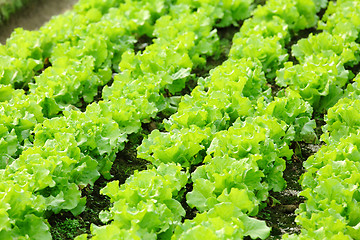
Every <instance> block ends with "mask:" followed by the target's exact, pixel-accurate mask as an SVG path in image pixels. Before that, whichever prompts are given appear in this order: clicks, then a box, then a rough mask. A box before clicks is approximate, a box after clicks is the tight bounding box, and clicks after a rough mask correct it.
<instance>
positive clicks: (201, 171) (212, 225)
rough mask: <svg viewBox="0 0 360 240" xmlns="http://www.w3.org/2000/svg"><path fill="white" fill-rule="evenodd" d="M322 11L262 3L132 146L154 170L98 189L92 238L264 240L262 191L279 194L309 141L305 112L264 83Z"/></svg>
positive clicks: (295, 96)
mask: <svg viewBox="0 0 360 240" xmlns="http://www.w3.org/2000/svg"><path fill="white" fill-rule="evenodd" d="M326 5H327V2H326V1H322V2H319V1H314V2H313V1H306V2H305V1H287V0H282V1H271V0H270V1H267V2H266V4H265V5H264V6H258V7H257V8H256V9H255V10H254V11H253V13H252V18H250V19H248V20H245V21H244V23H243V25H242V27H241V29H240V31H239V33H237V34H236V35H235V37H234V41H233V45H232V47H231V49H230V56H229V59H228V60H227V61H225V62H224V63H223V64H222V65H220V66H218V67H216V68H214V69H213V70H211V71H210V76H209V77H207V78H205V79H203V78H200V79H198V86H197V87H196V88H195V89H194V90H193V91H192V93H191V95H186V96H184V97H182V99H181V102H180V104H179V107H178V110H177V112H176V113H175V114H174V115H172V116H171V117H170V118H169V119H168V120H165V121H164V126H165V131H163V132H160V131H158V130H154V131H153V132H152V133H151V134H150V135H149V136H148V138H147V139H145V140H144V141H143V143H142V144H141V145H140V146H139V148H138V157H139V158H142V159H146V160H148V161H149V162H151V163H152V165H153V166H154V167H153V168H152V169H149V170H145V171H142V172H136V173H135V174H134V175H133V176H131V177H130V178H129V179H127V180H126V182H125V184H122V185H119V182H118V181H114V182H110V183H109V184H108V185H107V186H106V187H105V188H104V189H103V190H102V191H101V192H102V193H103V194H106V195H107V196H109V197H110V199H111V202H112V207H111V208H110V209H109V210H106V211H103V212H102V213H101V214H100V218H101V219H102V221H103V222H104V223H107V224H106V225H105V226H95V225H92V226H91V232H92V235H91V237H92V238H93V239H102V238H107V239H170V238H171V239H202V238H208V239H243V238H244V237H246V236H250V237H251V238H253V239H257V238H261V239H265V238H267V237H268V236H269V234H270V228H268V227H267V226H266V224H265V222H264V221H260V220H258V219H256V218H253V216H256V215H257V213H258V211H259V209H260V208H261V207H263V206H264V205H265V204H266V203H265V201H266V200H267V198H268V196H269V191H281V190H282V189H284V187H285V185H286V183H285V181H284V179H283V177H282V174H283V171H284V169H285V165H286V164H285V159H290V158H291V156H292V154H293V152H292V150H290V148H289V145H290V143H291V142H292V141H294V140H296V141H299V140H303V139H309V140H314V138H316V135H315V133H314V128H315V122H314V121H313V120H311V117H312V108H311V105H310V104H309V103H308V102H306V101H305V100H303V99H302V97H301V95H300V94H299V93H298V92H296V91H294V90H291V89H288V90H287V91H286V94H285V96H283V97H279V98H275V99H272V94H271V89H270V87H269V86H268V85H267V81H266V77H268V78H269V79H271V78H274V77H275V73H276V70H277V69H279V68H280V67H281V66H283V64H284V62H285V61H286V60H287V59H288V54H287V51H286V49H285V46H286V44H287V43H289V41H290V40H291V36H292V35H294V33H296V32H298V31H299V30H302V29H306V28H310V27H313V26H315V24H316V23H317V21H318V17H317V12H319V11H320V10H321V8H324V7H326ZM289 12H290V13H291V14H292V15H291V14H289ZM183 169H186V170H183ZM192 169H196V170H195V171H193V172H189V171H190V170H192ZM187 184H188V185H187ZM189 185H191V186H192V188H191V189H190V191H188V192H186V204H187V205H189V206H190V207H191V208H193V209H194V212H195V213H196V216H195V217H194V218H193V219H185V220H184V221H183V222H182V219H183V218H184V217H185V214H186V212H185V210H184V208H183V207H184V206H183V205H182V204H181V203H180V202H183V196H182V195H183V194H184V192H183V191H182V190H183V189H184V188H185V187H186V186H189ZM88 237H89V236H87V235H81V236H79V237H77V238H76V239H77V240H80V239H87V238H88Z"/></svg>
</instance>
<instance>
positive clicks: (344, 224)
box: [279, 0, 360, 239]
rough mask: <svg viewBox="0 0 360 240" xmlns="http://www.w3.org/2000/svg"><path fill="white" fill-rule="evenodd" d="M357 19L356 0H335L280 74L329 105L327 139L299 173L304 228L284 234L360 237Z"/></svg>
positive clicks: (305, 94)
mask: <svg viewBox="0 0 360 240" xmlns="http://www.w3.org/2000/svg"><path fill="white" fill-rule="evenodd" d="M359 20H360V3H359V2H358V1H345V0H344V1H337V2H336V3H333V2H331V3H330V4H329V7H328V10H327V12H326V13H325V15H324V21H322V22H320V23H319V28H320V29H322V30H324V31H323V32H322V33H320V34H318V35H315V36H309V38H307V39H303V40H301V41H299V43H298V44H297V45H295V46H294V47H293V49H292V50H293V54H294V55H295V56H296V57H297V59H298V60H299V63H300V64H299V65H294V66H290V65H289V66H288V67H285V68H284V70H283V72H282V75H281V77H280V78H279V79H281V82H282V83H284V84H288V85H289V86H290V88H292V89H294V90H295V91H298V92H299V93H300V95H301V96H302V97H303V98H304V99H306V100H307V101H308V102H310V103H311V104H312V106H313V107H314V109H315V108H318V107H319V108H321V109H325V110H327V113H326V115H325V122H326V125H325V126H324V127H323V131H324V134H323V135H322V136H321V140H322V141H324V143H325V145H324V146H323V147H322V148H321V149H320V150H319V151H318V152H317V153H316V154H315V155H314V156H311V157H310V158H309V159H308V160H307V161H306V162H305V163H304V167H305V169H306V172H305V173H304V174H303V176H302V177H301V179H300V182H301V185H302V187H303V191H302V192H301V195H302V196H304V197H305V198H306V201H305V203H303V204H301V205H300V207H299V209H298V210H297V215H298V216H297V217H296V221H297V223H298V224H300V226H301V227H302V230H301V234H299V235H290V236H289V235H286V236H284V239H360V231H359V224H360V217H359V216H360V214H359V210H360V204H359V201H360V198H359V189H358V186H359V182H360V179H359V135H358V134H359V132H358V129H359V127H358V126H359V120H358V116H359V106H360V105H359V104H360V102H359V100H360V98H359V96H360V95H359V80H360V75H357V76H356V77H355V78H354V79H353V81H352V83H351V84H347V83H348V79H349V78H352V77H353V76H351V75H352V73H351V72H349V71H347V70H345V67H346V68H348V67H350V68H351V67H352V66H354V65H356V64H358V63H359V57H360V54H359V44H358V39H359V33H360V26H359V24H358V22H359ZM309 67H310V68H309ZM334 67H335V68H334ZM307 68H308V69H307ZM310 70H311V77H310V76H309V77H306V76H307V75H308V74H306V73H305V72H306V71H310ZM293 72H294V73H293ZM299 72H300V74H299ZM302 72H304V73H302ZM313 73H315V74H313ZM293 74H296V75H298V77H295V78H294V77H293V78H292V79H293V80H291V81H289V79H290V78H288V77H285V76H286V75H288V76H289V75H290V76H291V75H293ZM339 98H341V99H340V100H339ZM329 107H330V108H329Z"/></svg>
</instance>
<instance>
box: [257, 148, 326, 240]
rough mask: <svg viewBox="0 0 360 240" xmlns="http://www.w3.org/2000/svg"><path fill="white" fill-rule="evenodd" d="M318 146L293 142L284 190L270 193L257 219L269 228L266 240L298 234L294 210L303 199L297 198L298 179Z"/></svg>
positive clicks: (285, 173)
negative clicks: (307, 160) (263, 221)
mask: <svg viewBox="0 0 360 240" xmlns="http://www.w3.org/2000/svg"><path fill="white" fill-rule="evenodd" d="M319 148H320V145H316V144H308V143H304V142H294V143H293V145H292V149H293V150H294V152H295V154H294V155H293V157H292V158H291V160H290V161H287V163H286V169H285V171H284V179H285V180H286V182H287V186H286V188H285V189H284V190H283V191H281V192H271V193H270V198H269V200H268V201H269V202H268V205H267V207H266V208H264V209H262V210H261V211H260V213H259V214H258V216H257V218H259V219H262V220H265V221H266V223H267V225H268V226H269V227H271V228H272V229H271V236H270V237H269V238H268V239H281V236H282V235H283V234H285V233H288V234H294V233H300V230H301V228H300V227H299V226H298V225H296V223H295V217H296V215H295V210H296V209H297V208H298V207H299V204H300V203H302V202H304V200H305V199H304V198H303V197H301V196H299V193H300V191H301V186H300V184H299V182H298V181H299V178H300V176H301V175H302V174H303V173H304V171H305V169H304V168H303V162H304V161H305V160H306V159H307V158H308V157H310V156H311V155H313V154H315V153H316V152H317V151H318V150H319Z"/></svg>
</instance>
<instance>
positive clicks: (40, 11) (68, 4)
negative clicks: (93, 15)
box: [0, 0, 78, 44]
mask: <svg viewBox="0 0 360 240" xmlns="http://www.w3.org/2000/svg"><path fill="white" fill-rule="evenodd" d="M76 2H78V0H36V1H30V3H29V4H28V5H27V6H25V7H24V8H23V9H21V10H20V11H18V12H17V13H15V14H14V15H12V16H11V17H10V19H9V20H8V22H6V23H5V24H3V25H0V43H1V44H5V42H6V39H7V38H8V37H9V36H10V34H11V33H12V31H13V30H14V29H15V28H18V27H22V28H24V29H26V30H35V29H38V28H39V27H41V26H42V25H43V24H44V23H46V22H47V21H49V20H50V18H51V17H52V16H54V15H59V14H61V13H64V12H65V11H66V10H68V9H71V8H72V6H73V5H74V4H75V3H76Z"/></svg>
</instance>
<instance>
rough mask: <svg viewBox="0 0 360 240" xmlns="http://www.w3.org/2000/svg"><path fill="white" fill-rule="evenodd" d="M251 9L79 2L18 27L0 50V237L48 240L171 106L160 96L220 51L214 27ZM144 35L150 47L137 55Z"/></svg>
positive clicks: (247, 4)
mask: <svg viewBox="0 0 360 240" xmlns="http://www.w3.org/2000/svg"><path fill="white" fill-rule="evenodd" d="M251 4H252V2H251V1H246V0H244V1H235V2H222V1H181V0H179V1H165V0H164V1H151V0H149V1H125V2H121V1H95V0H94V1H80V2H79V3H78V4H77V5H76V6H75V10H74V11H72V12H68V13H66V14H65V15H62V16H59V17H56V18H54V19H53V20H51V21H50V22H49V23H48V24H47V25H45V26H44V27H42V28H41V29H40V30H39V31H33V32H29V31H24V30H21V29H18V30H16V31H15V33H14V34H13V35H12V36H11V38H10V39H9V40H8V41H7V44H6V45H4V46H0V58H1V60H0V61H1V71H0V73H1V78H0V83H1V86H0V92H1V93H2V94H1V102H0V104H1V105H0V114H1V123H0V129H1V132H0V137H1V142H0V147H1V148H0V149H1V170H0V179H1V183H0V199H1V205H0V212H1V213H2V214H1V215H2V217H1V221H0V223H1V225H0V238H1V239H51V235H50V232H49V227H48V224H47V223H46V218H47V217H48V216H49V215H50V214H52V213H59V212H60V211H62V210H66V211H71V212H72V213H73V214H75V215H76V214H79V213H80V212H82V211H83V209H84V207H85V204H86V199H85V198H84V197H81V189H82V188H83V187H85V186H87V185H88V184H90V185H92V184H94V182H95V180H96V179H97V178H98V177H99V176H100V173H101V174H102V175H103V176H104V177H106V178H110V177H111V175H110V173H109V171H110V169H111V165H112V162H113V161H114V159H115V157H116V154H117V153H118V152H119V151H120V150H122V149H123V147H124V143H125V142H126V141H127V136H128V134H131V133H135V132H138V131H140V129H141V122H146V121H148V120H149V119H150V118H151V117H155V116H156V114H157V113H158V112H160V111H163V110H165V109H167V108H169V107H171V106H170V104H171V102H172V101H173V99H171V98H167V97H165V96H166V94H165V93H168V92H170V93H171V94H174V93H176V92H178V91H180V90H182V88H183V87H184V85H185V81H186V79H187V78H189V77H190V73H191V71H192V69H193V68H196V67H201V66H204V65H205V63H206V56H210V55H217V54H219V51H220V50H219V48H218V47H217V46H218V44H219V37H218V35H217V32H216V30H214V27H215V26H228V25H230V24H233V23H236V22H237V21H238V20H240V19H244V18H246V17H248V16H249V15H250V11H251V9H252V5H251ZM155 21H156V23H155ZM143 35H147V36H148V37H152V38H154V39H153V44H151V45H149V46H148V47H146V49H145V50H144V51H142V52H137V53H135V51H134V50H133V48H134V44H135V43H136V39H137V38H139V37H141V36H143ZM111 80H112V81H113V82H112V85H111V86H110V87H108V86H105V88H104V89H103V91H102V96H101V97H102V100H101V101H98V102H94V101H93V99H94V96H95V95H96V94H97V91H98V87H103V86H104V85H106V84H107V83H108V82H109V81H111ZM81 104H85V105H88V106H87V107H86V109H85V110H84V111H83V112H82V111H80V110H79V109H78V108H77V107H81ZM177 168H179V167H176V166H174V170H173V171H170V170H169V171H170V172H169V174H171V173H172V172H176V171H178V170H176V169H177ZM166 169H168V168H167V167H166ZM144 174H145V173H144ZM174 174H175V173H174ZM175 176H176V177H180V176H182V175H181V174H180V175H179V174H175ZM186 179H187V178H186ZM154 181H156V182H157V181H160V180H155V179H154ZM179 181H180V180H179ZM171 182H173V181H171ZM174 182H175V181H174ZM159 183H160V182H159ZM182 185H183V184H182V183H181V184H180V185H175V186H174V187H173V188H174V191H175V189H179V187H180V186H182ZM157 186H158V187H160V186H162V185H157ZM169 187H170V186H169ZM166 194H168V191H167V190H166ZM173 202H174V201H173ZM169 205H171V201H169ZM173 207H174V208H176V204H175V202H174V203H173ZM180 215H181V214H180ZM180 215H179V216H180ZM148 217H150V219H151V218H152V216H148ZM164 217H165V216H164ZM169 221H170V218H169Z"/></svg>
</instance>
